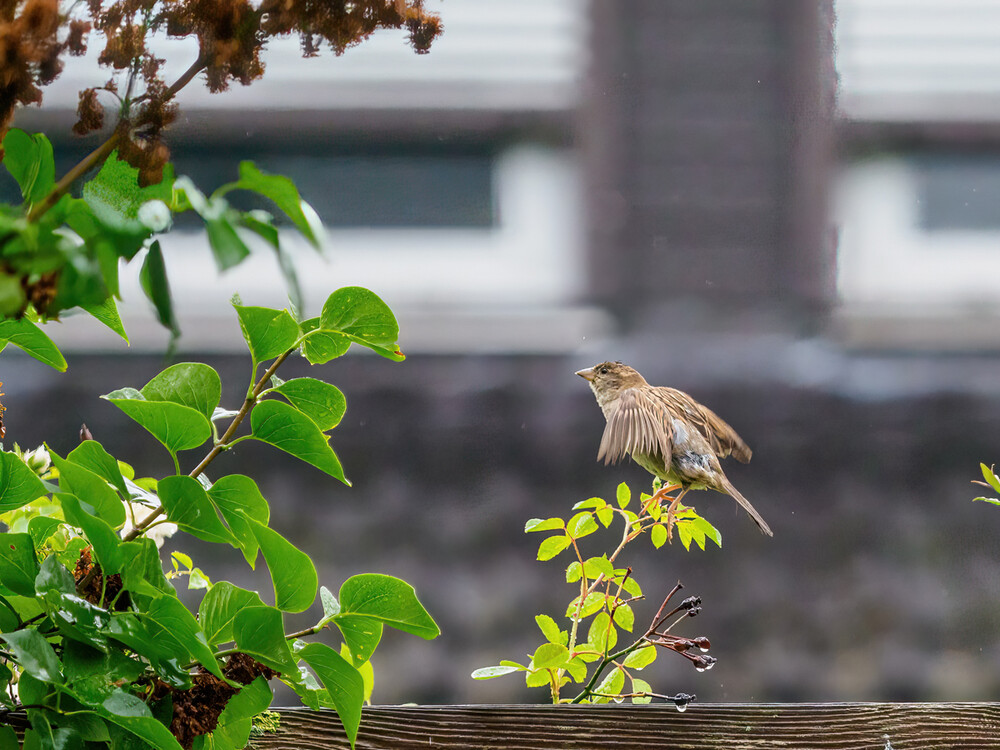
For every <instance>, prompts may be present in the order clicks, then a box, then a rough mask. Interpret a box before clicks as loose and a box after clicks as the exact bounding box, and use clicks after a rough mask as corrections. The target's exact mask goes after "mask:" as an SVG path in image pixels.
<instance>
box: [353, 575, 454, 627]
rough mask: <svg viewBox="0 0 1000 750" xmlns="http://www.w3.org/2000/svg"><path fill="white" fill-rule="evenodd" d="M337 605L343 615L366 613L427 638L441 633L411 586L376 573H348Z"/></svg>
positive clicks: (387, 623)
mask: <svg viewBox="0 0 1000 750" xmlns="http://www.w3.org/2000/svg"><path fill="white" fill-rule="evenodd" d="M340 607H341V612H342V613H343V614H357V615H368V616H369V617H374V618H376V619H377V620H381V621H382V622H383V623H385V624H386V625H389V626H390V627H393V628H396V629H397V630H402V631H403V632H406V633H410V634H411V635H418V636H420V637H421V638H425V639H427V640H430V639H431V638H437V636H439V635H440V634H441V631H440V629H439V628H438V626H437V623H435V622H434V620H433V619H432V618H431V616H430V615H429V614H428V613H427V610H426V609H424V606H423V605H422V604H421V603H420V600H419V599H417V594H416V591H414V589H413V587H412V586H411V585H410V584H408V583H407V582H406V581H401V580H400V579H398V578H394V577H392V576H387V575H381V574H377V573H363V574H361V575H356V576H351V577H350V578H348V579H347V580H346V581H344V583H343V585H342V586H341V587H340Z"/></svg>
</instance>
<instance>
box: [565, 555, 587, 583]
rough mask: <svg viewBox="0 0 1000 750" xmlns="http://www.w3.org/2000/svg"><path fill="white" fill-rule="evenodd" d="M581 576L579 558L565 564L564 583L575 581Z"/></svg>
mask: <svg viewBox="0 0 1000 750" xmlns="http://www.w3.org/2000/svg"><path fill="white" fill-rule="evenodd" d="M582 577H583V566H582V565H580V561H579V560H574V561H573V562H571V563H570V564H569V565H567V566H566V583H576V582H577V581H579V580H580V578H582Z"/></svg>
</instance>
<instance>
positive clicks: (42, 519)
mask: <svg viewBox="0 0 1000 750" xmlns="http://www.w3.org/2000/svg"><path fill="white" fill-rule="evenodd" d="M59 524H60V521H59V519H57V518H51V517H49V516H35V517H34V518H32V519H31V520H30V521H28V534H29V535H30V536H31V542H32V544H33V545H34V546H35V549H38V548H40V547H41V546H42V545H43V544H45V542H46V541H47V540H48V538H49V537H50V536H52V534H53V533H54V532H55V530H56V529H58V528H59Z"/></svg>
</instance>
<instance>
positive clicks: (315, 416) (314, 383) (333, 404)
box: [274, 378, 347, 432]
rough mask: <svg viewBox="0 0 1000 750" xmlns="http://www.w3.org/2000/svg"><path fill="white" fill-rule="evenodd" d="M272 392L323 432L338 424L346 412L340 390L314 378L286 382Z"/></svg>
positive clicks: (345, 405) (344, 401) (345, 404)
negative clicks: (286, 400)
mask: <svg viewBox="0 0 1000 750" xmlns="http://www.w3.org/2000/svg"><path fill="white" fill-rule="evenodd" d="M274 390H275V392H277V393H280V394H281V395H282V396H284V397H285V398H287V399H288V401H289V403H291V405H292V406H294V407H295V408H296V409H298V410H299V411H301V412H302V413H303V414H305V415H306V416H307V417H309V418H310V419H311V420H312V421H314V422H315V423H316V426H317V427H319V428H320V430H322V431H324V432H326V431H327V430H332V429H333V428H334V427H336V426H337V425H338V424H340V420H341V419H342V418H343V416H344V412H345V411H346V410H347V401H346V400H345V399H344V394H343V393H341V391H340V389H339V388H337V387H336V386H334V385H330V384H329V383H324V382H323V381H322V380H316V379H315V378H293V379H292V380H286V381H285V382H284V383H282V384H281V385H280V386H278V387H277V388H275V389H274Z"/></svg>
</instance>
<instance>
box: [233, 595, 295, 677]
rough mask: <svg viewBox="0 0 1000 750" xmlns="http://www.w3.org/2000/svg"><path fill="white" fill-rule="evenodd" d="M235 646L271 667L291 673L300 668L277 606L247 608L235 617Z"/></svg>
mask: <svg viewBox="0 0 1000 750" xmlns="http://www.w3.org/2000/svg"><path fill="white" fill-rule="evenodd" d="M233 640H235V641H236V647H237V648H238V649H239V650H240V651H242V652H243V653H245V654H249V655H250V656H252V657H253V658H255V659H257V661H259V662H260V663H261V664H264V665H266V666H268V667H270V668H271V669H274V670H277V671H278V672H281V673H282V674H291V673H293V672H295V670H296V669H297V667H296V663H295V658H294V657H293V656H292V650H291V648H289V646H288V641H287V640H286V639H285V628H284V624H283V621H282V615H281V611H280V610H277V609H275V608H274V607H268V606H259V607H245V608H243V609H241V610H240V611H239V612H237V613H236V616H235V617H234V618H233Z"/></svg>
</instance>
